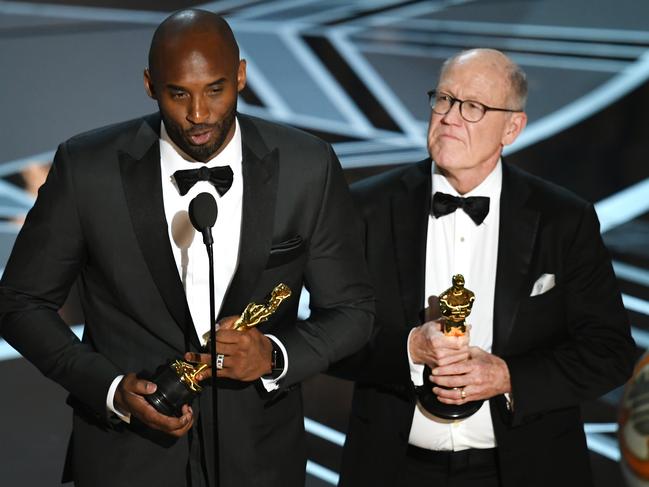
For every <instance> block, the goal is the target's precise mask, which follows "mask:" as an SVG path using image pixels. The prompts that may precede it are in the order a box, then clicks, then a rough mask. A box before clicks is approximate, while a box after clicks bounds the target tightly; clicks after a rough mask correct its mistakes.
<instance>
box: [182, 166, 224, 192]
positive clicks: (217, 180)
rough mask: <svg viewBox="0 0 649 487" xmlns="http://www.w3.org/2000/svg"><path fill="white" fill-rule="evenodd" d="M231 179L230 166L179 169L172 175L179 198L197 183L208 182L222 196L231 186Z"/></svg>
mask: <svg viewBox="0 0 649 487" xmlns="http://www.w3.org/2000/svg"><path fill="white" fill-rule="evenodd" d="M232 178H233V173H232V169H231V168H230V166H218V167H207V166H201V167H200V168H198V169H180V170H178V171H176V172H175V173H174V180H175V181H176V185H177V186H178V192H179V193H180V195H181V196H185V195H186V194H187V192H188V191H189V190H190V189H191V188H192V186H194V184H196V183H197V182H198V181H209V182H210V183H212V185H213V186H214V187H215V188H216V191H217V193H219V196H223V195H224V194H225V193H227V192H228V190H229V189H230V186H232Z"/></svg>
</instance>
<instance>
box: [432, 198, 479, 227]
mask: <svg viewBox="0 0 649 487" xmlns="http://www.w3.org/2000/svg"><path fill="white" fill-rule="evenodd" d="M458 208H462V209H463V210H464V212H465V213H466V214H467V215H469V217H471V220H473V221H474V222H475V224H476V225H480V224H481V223H482V222H483V221H484V219H485V218H486V217H487V214H488V213H489V198H487V197H486V196H469V197H468V198H461V197H459V196H452V195H450V194H446V193H440V192H439V191H438V192H436V193H435V194H434V195H433V215H435V218H439V217H440V216H444V215H448V214H449V213H453V212H454V211H455V210H457V209H458Z"/></svg>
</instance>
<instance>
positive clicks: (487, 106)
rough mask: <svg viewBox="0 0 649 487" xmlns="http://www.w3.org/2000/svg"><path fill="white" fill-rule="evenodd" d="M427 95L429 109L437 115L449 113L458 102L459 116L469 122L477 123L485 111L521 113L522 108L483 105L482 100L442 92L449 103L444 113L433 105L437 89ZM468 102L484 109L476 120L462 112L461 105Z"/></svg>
mask: <svg viewBox="0 0 649 487" xmlns="http://www.w3.org/2000/svg"><path fill="white" fill-rule="evenodd" d="M426 94H427V95H428V104H429V105H430V109H431V110H432V111H433V113H436V114H437V115H446V114H447V113H449V112H450V111H451V110H453V105H455V102H458V103H459V104H460V105H459V107H458V111H459V112H460V116H461V117H462V119H463V120H465V121H467V122H469V123H478V122H480V121H481V120H482V119H483V118H484V116H485V115H486V114H487V112H509V113H521V112H522V111H523V110H512V109H510V108H497V107H490V106H489V105H485V104H484V103H482V102H479V101H476V100H460V99H459V98H455V97H454V96H452V95H449V94H448V93H444V92H442V94H443V95H445V96H447V97H448V98H449V99H450V101H451V104H450V105H449V107H448V110H447V111H445V112H444V113H441V112H436V111H435V108H434V107H433V97H434V96H435V95H436V94H437V90H430V91H428V92H427V93H426ZM466 102H470V103H475V104H476V105H480V106H482V107H484V111H483V112H482V116H481V117H480V118H479V119H478V120H469V119H467V118H466V117H465V116H464V114H463V113H462V105H464V103H466Z"/></svg>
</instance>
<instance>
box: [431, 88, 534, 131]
mask: <svg viewBox="0 0 649 487" xmlns="http://www.w3.org/2000/svg"><path fill="white" fill-rule="evenodd" d="M428 101H429V103H430V107H431V108H432V109H433V112H435V113H436V114H438V115H446V114H447V113H448V112H450V111H451V108H453V104H455V102H458V103H459V104H460V115H461V116H462V118H463V119H464V120H466V121H467V122H471V123H476V122H479V121H480V120H482V118H483V117H484V116H485V113H487V112H489V111H494V112H511V113H515V112H520V111H522V110H510V109H509V108H495V107H489V106H487V105H485V104H484V103H480V102H479V101H474V100H460V99H459V98H455V97H453V96H451V95H449V94H446V93H437V92H436V91H435V90H431V91H429V92H428Z"/></svg>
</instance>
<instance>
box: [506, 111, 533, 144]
mask: <svg viewBox="0 0 649 487" xmlns="http://www.w3.org/2000/svg"><path fill="white" fill-rule="evenodd" d="M526 125H527V114H526V113H525V112H514V113H512V114H510V116H509V120H508V121H507V124H506V125H505V132H504V133H503V138H502V144H503V146H505V145H510V144H513V143H514V141H515V140H516V139H517V138H518V136H519V135H520V133H521V132H522V131H523V129H524V128H525V126H526Z"/></svg>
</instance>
